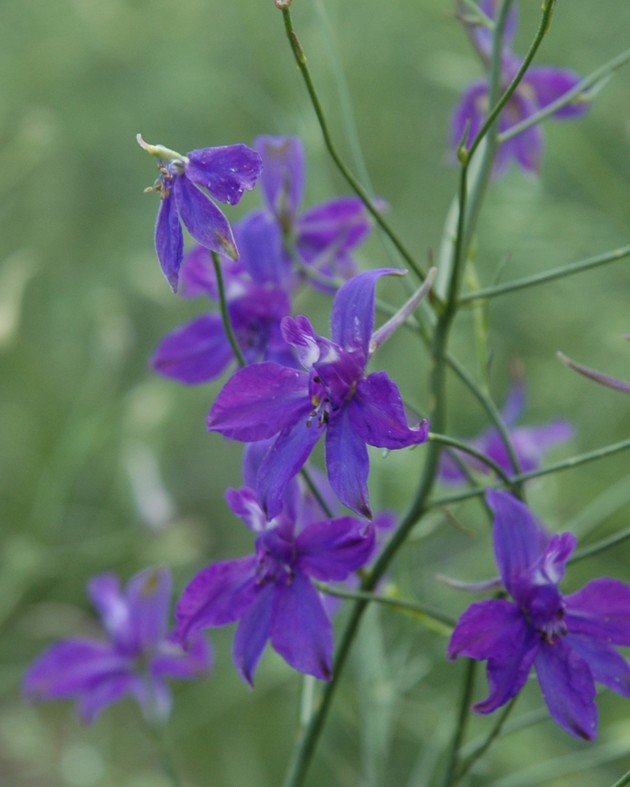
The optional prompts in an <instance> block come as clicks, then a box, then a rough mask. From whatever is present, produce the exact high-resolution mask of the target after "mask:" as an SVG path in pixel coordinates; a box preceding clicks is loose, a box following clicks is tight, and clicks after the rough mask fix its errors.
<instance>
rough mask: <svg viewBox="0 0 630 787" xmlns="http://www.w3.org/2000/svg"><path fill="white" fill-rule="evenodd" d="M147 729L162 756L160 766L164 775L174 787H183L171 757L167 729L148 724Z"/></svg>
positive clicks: (158, 725)
mask: <svg viewBox="0 0 630 787" xmlns="http://www.w3.org/2000/svg"><path fill="white" fill-rule="evenodd" d="M147 729H148V731H149V733H150V734H151V737H152V738H153V740H154V741H155V745H156V747H157V750H158V752H159V755H160V764H161V766H162V770H163V771H164V775H165V776H166V778H167V779H168V781H169V782H170V783H171V785H172V787H182V781H181V779H180V778H179V774H178V773H177V769H176V768H175V763H174V761H173V757H172V755H171V751H170V746H169V744H168V740H167V737H166V729H165V728H164V726H163V725H160V724H151V723H149V722H147Z"/></svg>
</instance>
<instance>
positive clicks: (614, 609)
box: [564, 577, 630, 646]
mask: <svg viewBox="0 0 630 787" xmlns="http://www.w3.org/2000/svg"><path fill="white" fill-rule="evenodd" d="M564 601H565V605H566V617H565V619H566V623H567V628H568V629H569V632H570V633H571V634H581V635H583V636H586V637H591V638H592V639H595V640H598V641H600V642H604V643H610V644H613V645H626V646H628V645H630V585H626V583H625V582H619V581H618V580H616V579H608V578H606V577H602V578H601V579H594V580H592V581H591V582H589V583H588V584H587V585H584V587H583V588H582V589H581V590H578V591H577V592H576V593H571V594H570V595H568V596H565V597H564Z"/></svg>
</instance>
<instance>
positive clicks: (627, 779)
mask: <svg viewBox="0 0 630 787" xmlns="http://www.w3.org/2000/svg"><path fill="white" fill-rule="evenodd" d="M627 784H630V771H627V772H626V773H624V775H623V776H622V777H621V779H618V780H617V781H616V782H615V783H614V784H613V785H611V787H626V785H627Z"/></svg>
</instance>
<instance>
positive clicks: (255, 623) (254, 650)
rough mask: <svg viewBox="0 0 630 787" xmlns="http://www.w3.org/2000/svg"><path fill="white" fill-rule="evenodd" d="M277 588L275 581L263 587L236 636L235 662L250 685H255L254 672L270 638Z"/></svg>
mask: <svg viewBox="0 0 630 787" xmlns="http://www.w3.org/2000/svg"><path fill="white" fill-rule="evenodd" d="M275 590H276V588H275V585H274V584H273V583H269V584H267V585H265V586H264V587H263V588H262V589H261V591H260V592H259V593H258V596H257V597H256V600H255V601H254V603H253V604H252V605H251V607H250V608H249V609H248V610H247V612H246V613H245V614H244V615H243V617H242V618H241V622H240V623H239V625H238V628H237V629H236V634H235V636H234V647H233V651H232V657H233V659H234V664H235V666H236V669H237V670H238V672H239V675H240V676H241V677H242V678H243V680H244V681H246V682H247V683H249V685H250V686H253V685H254V673H255V672H256V667H257V666H258V662H259V661H260V657H261V656H262V652H263V650H264V648H265V645H266V644H267V640H268V639H269V632H270V629H271V609H272V601H273V598H274V594H275Z"/></svg>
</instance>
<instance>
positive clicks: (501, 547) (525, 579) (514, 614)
mask: <svg viewBox="0 0 630 787" xmlns="http://www.w3.org/2000/svg"><path fill="white" fill-rule="evenodd" d="M486 499H487V501H488V504H489V505H490V507H491V508H492V510H493V511H494V514H495V519H494V553H495V557H496V561H497V565H498V568H499V573H500V574H501V579H502V581H503V585H504V586H505V589H506V590H507V592H508V593H509V594H510V596H511V597H512V599H513V600H514V601H508V600H505V599H491V600H488V601H480V602H478V603H476V604H472V605H471V606H470V607H469V608H468V610H467V611H466V612H465V613H464V614H463V615H462V617H461V618H460V620H459V622H458V624H457V626H456V628H455V631H454V632H453V635H452V638H451V641H450V644H449V648H448V655H449V658H451V659H455V658H457V657H458V656H468V657H469V658H472V659H482V660H485V661H487V662H488V663H487V676H488V684H489V687H490V694H489V696H488V697H487V699H485V700H483V701H482V702H478V703H476V704H475V705H474V706H473V710H475V711H476V712H477V713H491V712H492V711H494V710H496V709H497V708H500V707H501V706H502V705H505V703H506V702H508V701H509V700H510V699H512V697H514V696H515V695H516V694H518V692H519V691H520V690H521V689H522V688H523V686H524V684H525V681H526V680H527V677H528V675H529V672H530V670H531V668H532V666H533V667H534V668H535V670H536V674H537V677H538V682H539V684H540V688H541V690H542V693H543V697H544V699H545V702H546V704H547V707H548V709H549V713H550V714H551V717H552V718H553V720H554V721H555V722H556V723H557V724H559V725H560V726H561V727H563V728H564V729H565V730H566V731H567V732H568V733H570V734H571V735H575V736H576V737H579V738H585V739H587V740H592V739H593V738H594V737H595V735H596V733H597V707H596V705H595V681H598V682H599V683H603V684H604V685H605V686H607V687H608V688H609V689H611V690H612V691H615V692H617V693H618V694H622V695H623V696H625V697H630V664H628V662H627V661H626V660H625V659H624V658H623V657H622V656H621V655H620V654H619V653H618V652H617V650H616V649H615V648H616V646H619V645H622V646H627V645H630V585H626V584H625V583H623V582H619V581H618V580H615V579H608V578H602V579H595V580H593V581H592V582H589V583H588V584H587V585H585V586H584V587H583V588H582V589H581V590H578V591H577V592H576V593H571V594H569V595H567V596H563V595H562V594H561V593H560V591H559V590H558V584H559V582H560V581H561V579H562V578H563V576H564V571H565V567H566V564H567V561H568V559H569V557H570V556H571V553H572V552H573V550H574V549H575V544H576V542H575V537H574V536H573V535H572V534H571V533H563V534H562V535H553V536H550V535H549V534H548V533H546V532H545V530H544V529H543V528H542V527H541V526H540V524H539V523H538V522H537V521H536V520H535V519H534V517H533V516H532V514H531V512H530V511H529V510H528V508H527V507H526V506H525V505H523V504H522V503H520V502H519V501H518V500H516V499H515V498H513V497H511V496H510V495H509V494H507V493H506V492H496V491H490V492H488V493H487V496H486Z"/></svg>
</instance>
